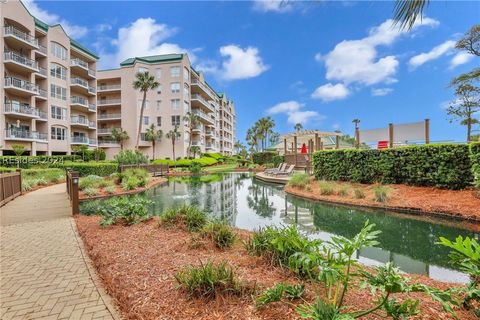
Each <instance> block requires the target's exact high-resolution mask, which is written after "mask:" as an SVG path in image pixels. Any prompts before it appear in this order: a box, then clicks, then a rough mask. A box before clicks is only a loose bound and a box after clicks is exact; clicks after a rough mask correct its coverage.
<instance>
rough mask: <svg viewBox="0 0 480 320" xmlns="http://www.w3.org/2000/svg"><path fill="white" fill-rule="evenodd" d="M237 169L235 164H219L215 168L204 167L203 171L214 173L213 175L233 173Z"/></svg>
mask: <svg viewBox="0 0 480 320" xmlns="http://www.w3.org/2000/svg"><path fill="white" fill-rule="evenodd" d="M236 168H237V164H236V163H226V164H219V165H217V166H211V167H206V168H204V171H207V172H210V173H212V172H215V173H218V172H230V171H233V170H235V169H236Z"/></svg>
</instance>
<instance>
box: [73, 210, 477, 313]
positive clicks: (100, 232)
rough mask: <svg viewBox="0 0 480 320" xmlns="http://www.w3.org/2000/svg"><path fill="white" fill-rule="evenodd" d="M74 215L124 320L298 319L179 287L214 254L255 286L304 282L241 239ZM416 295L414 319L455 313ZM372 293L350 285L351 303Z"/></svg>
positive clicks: (367, 301) (283, 309) (273, 307)
mask: <svg viewBox="0 0 480 320" xmlns="http://www.w3.org/2000/svg"><path fill="white" fill-rule="evenodd" d="M75 219H76V222H77V226H78V230H79V233H80V235H81V237H82V239H83V241H84V243H85V247H86V250H87V252H88V254H89V256H90V258H91V259H92V261H93V264H94V265H95V267H96V269H97V271H98V274H99V276H100V278H101V279H102V281H103V284H104V286H105V288H106V290H107V292H108V293H109V294H110V295H111V296H112V297H113V299H114V301H115V303H116V305H117V306H118V307H119V309H120V311H121V313H122V315H123V316H124V317H125V318H126V319H181V320H188V319H196V320H197V319H200V320H202V319H205V320H206V319H209V320H210V319H242V320H243V319H270V320H274V319H299V316H298V315H297V314H296V312H295V310H294V309H293V308H292V307H289V306H288V305H286V304H284V303H272V304H270V305H268V306H266V307H265V308H263V309H261V310H257V309H256V308H255V304H254V297H252V296H243V297H234V296H223V297H222V296H220V297H217V298H216V299H214V300H207V299H201V298H190V297H189V296H188V294H187V293H186V292H184V291H183V290H181V289H179V288H178V286H177V283H176V281H175V279H174V274H175V273H176V272H177V271H178V270H180V269H181V268H182V267H183V266H186V265H189V264H197V265H198V264H199V263H200V261H202V262H206V261H207V260H208V259H213V260H214V261H216V262H220V261H227V262H228V263H230V264H231V265H232V266H234V268H235V270H236V274H237V275H238V277H239V278H240V279H241V280H242V282H244V283H246V284H247V285H248V286H249V287H250V288H256V289H257V292H261V291H262V290H264V289H265V288H266V287H270V286H272V285H273V284H274V283H275V282H289V283H297V282H298V280H297V279H295V277H294V276H293V275H292V274H291V273H289V272H287V271H282V270H281V269H280V268H277V267H272V266H271V265H270V264H269V263H268V262H266V261H265V260H264V259H263V258H261V257H253V256H250V255H248V254H247V252H246V250H245V249H244V247H243V245H242V244H241V242H240V241H237V243H236V244H235V245H234V247H233V248H231V249H228V250H225V251H221V250H219V249H216V248H215V247H214V246H213V244H212V243H210V242H209V241H204V242H198V241H194V240H192V239H193V238H192V235H191V234H190V233H188V232H186V231H183V230H181V229H178V228H175V229H167V228H165V227H164V226H160V227H159V226H158V223H157V222H158V220H157V219H156V218H155V219H152V220H150V221H149V222H146V223H140V224H138V225H133V226H129V227H126V226H111V227H108V228H101V227H100V226H99V220H100V218H99V217H95V216H77V217H76V218H75ZM237 234H238V235H239V238H241V239H246V238H247V237H248V235H249V234H250V232H248V231H245V230H237ZM413 278H414V279H415V281H421V282H423V283H426V284H429V285H433V286H435V287H439V288H443V289H445V288H448V287H449V286H450V285H449V284H446V283H441V282H436V281H433V280H431V279H428V278H427V277H424V276H415V277H413ZM411 297H412V298H420V299H422V302H421V312H420V314H419V315H418V316H415V317H414V319H435V320H439V319H452V316H451V315H449V314H446V313H444V312H442V309H441V307H440V306H439V305H438V304H436V303H434V302H433V301H432V300H431V299H430V298H428V297H426V296H425V295H423V294H419V293H415V294H412V295H411ZM403 298H405V297H403ZM306 299H307V300H309V301H312V300H313V294H312V290H311V288H310V289H308V290H307V295H306ZM373 299H374V297H372V296H371V295H370V293H369V290H360V289H358V288H352V289H351V290H350V291H349V294H348V295H347V299H346V305H351V306H355V308H362V309H366V308H368V307H370V306H371V303H372V300H373ZM457 315H458V316H459V318H460V319H465V320H474V319H476V318H475V316H474V315H473V314H471V313H469V312H467V311H465V310H457ZM364 319H381V318H379V317H377V316H369V317H365V318H364Z"/></svg>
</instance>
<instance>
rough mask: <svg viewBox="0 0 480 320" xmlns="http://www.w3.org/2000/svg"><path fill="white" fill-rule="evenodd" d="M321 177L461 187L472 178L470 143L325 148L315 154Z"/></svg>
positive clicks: (450, 187)
mask: <svg viewBox="0 0 480 320" xmlns="http://www.w3.org/2000/svg"><path fill="white" fill-rule="evenodd" d="M313 163H314V173H315V176H316V178H317V179H319V180H322V179H324V180H341V181H352V182H360V183H375V182H380V183H386V184H390V183H393V184H400V183H402V184H409V185H418V186H434V187H440V188H449V189H461V188H465V187H467V186H469V185H470V184H471V183H472V181H473V176H472V172H471V170H472V164H471V160H470V150H469V147H468V146H467V145H453V144H451V145H425V146H409V147H401V148H394V149H386V150H357V149H348V150H324V151H317V152H315V153H314V155H313Z"/></svg>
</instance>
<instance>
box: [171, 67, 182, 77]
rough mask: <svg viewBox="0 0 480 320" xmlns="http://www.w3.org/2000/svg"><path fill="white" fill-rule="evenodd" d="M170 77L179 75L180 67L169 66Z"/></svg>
mask: <svg viewBox="0 0 480 320" xmlns="http://www.w3.org/2000/svg"><path fill="white" fill-rule="evenodd" d="M170 76H171V77H180V67H170Z"/></svg>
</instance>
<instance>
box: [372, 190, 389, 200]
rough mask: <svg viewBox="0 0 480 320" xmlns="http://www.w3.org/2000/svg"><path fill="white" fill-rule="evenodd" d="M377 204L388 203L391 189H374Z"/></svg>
mask: <svg viewBox="0 0 480 320" xmlns="http://www.w3.org/2000/svg"><path fill="white" fill-rule="evenodd" d="M373 192H374V194H375V201H376V202H382V203H383V202H387V200H388V198H389V197H390V189H389V188H387V187H385V186H376V187H374V188H373Z"/></svg>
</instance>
